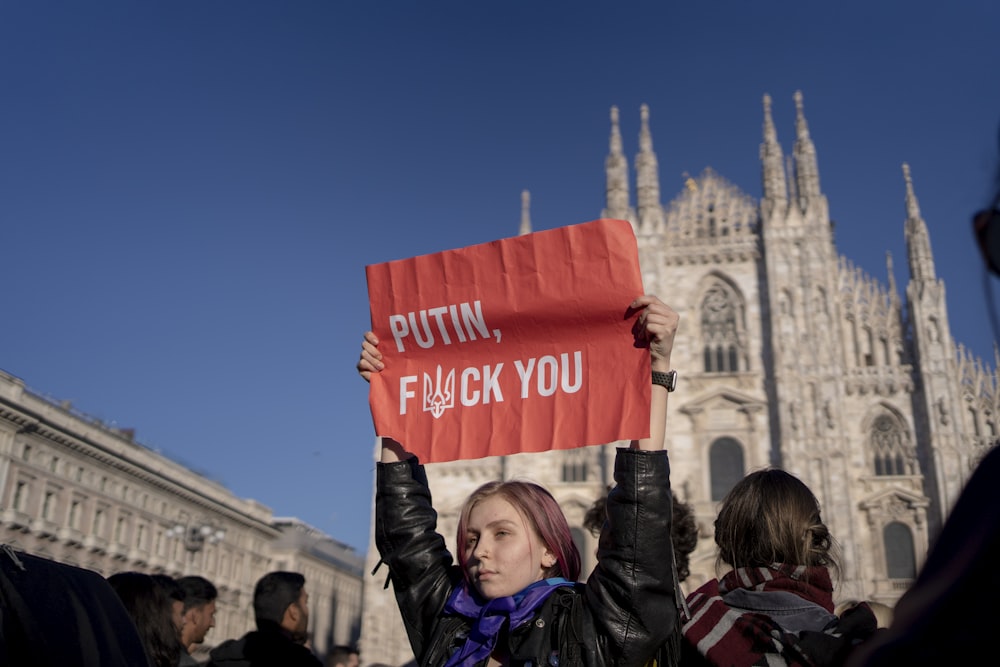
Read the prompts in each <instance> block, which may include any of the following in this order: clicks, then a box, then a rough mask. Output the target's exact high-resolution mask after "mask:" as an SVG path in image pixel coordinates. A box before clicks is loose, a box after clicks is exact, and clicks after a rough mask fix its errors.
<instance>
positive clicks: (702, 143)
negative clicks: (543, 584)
mask: <svg viewBox="0 0 1000 667" xmlns="http://www.w3.org/2000/svg"><path fill="white" fill-rule="evenodd" d="M998 25H1000V3H997V2H994V1H993V0H977V1H972V0H966V1H958V2H952V3H942V2H870V1H866V2H854V1H851V2H839V3H832V2H801V1H798V2H764V1H761V2H746V1H744V0H740V1H732V2H705V3H700V2H688V3H674V2H653V1H649V2H632V1H621V2H594V3H584V2H548V1H546V2H538V1H534V2H529V1H504V2H493V1H486V0H484V1H477V2H469V1H467V0H466V1H461V2H440V1H435V0H427V1H425V2H412V1H410V2H402V1H399V2H392V1H388V0H383V1H376V2H346V1H335V0H328V1H318V0H295V1H294V2H285V1H278V0H274V1H273V2H255V1H247V0H240V1H237V0H229V1H226V2H221V1H209V0H198V1H194V0H188V1H178V0H171V1H170V2H134V1H131V0H130V1H127V2H111V1H106V0H102V1H100V2H79V1H74V2H48V1H45V0H22V1H19V2H14V1H10V0H6V1H0V257H2V272H3V279H2V283H0V284H2V286H3V294H4V302H3V306H2V310H0V368H2V369H3V370H5V371H7V372H8V373H11V374H13V375H15V376H18V377H20V378H22V379H23V380H24V381H25V382H26V384H27V385H28V387H29V388H31V389H33V390H34V391H36V392H38V393H41V394H44V395H48V396H50V397H52V398H54V399H58V400H63V399H69V400H72V401H73V404H74V406H75V407H77V408H78V409H80V410H82V411H84V412H86V413H88V414H90V415H93V416H95V417H99V418H101V419H103V420H105V421H107V422H109V423H114V424H116V425H117V426H119V427H134V428H135V429H136V431H137V433H136V437H137V439H138V440H139V441H140V442H141V443H143V444H145V445H147V446H149V447H152V448H156V449H159V450H160V451H162V452H164V453H165V454H168V455H169V456H171V457H173V458H175V459H177V460H180V461H181V462H184V463H186V464H188V465H190V466H191V467H193V468H194V469H196V470H199V471H201V472H203V473H204V474H205V475H207V476H209V477H211V478H214V479H217V480H219V481H221V482H223V483H224V484H226V485H227V486H228V487H229V488H230V489H232V490H233V491H234V492H235V493H236V494H238V495H240V496H243V497H252V498H255V499H257V500H259V501H261V502H263V503H265V504H267V505H269V506H270V507H272V508H273V510H274V512H275V514H276V515H279V516H282V515H293V516H297V517H299V518H301V519H303V520H305V521H307V522H309V523H311V524H313V525H315V526H317V527H319V528H321V529H323V530H325V531H327V532H328V533H330V534H331V535H333V536H334V537H336V538H338V539H340V540H342V541H344V542H346V543H348V544H350V545H352V546H355V547H356V548H358V549H359V550H363V549H364V548H365V547H366V545H367V541H368V530H369V528H368V526H369V505H370V495H371V475H372V456H373V444H374V432H373V430H372V425H371V417H370V413H369V410H368V404H367V385H365V384H364V383H363V382H362V381H361V380H360V379H359V378H358V377H357V376H356V374H355V372H354V363H355V361H356V359H357V354H358V349H359V341H360V335H361V332H362V331H363V330H364V329H366V328H368V326H369V319H368V318H369V314H368V306H367V287H366V284H365V274H364V267H365V265H366V264H372V263H378V262H383V261H387V260H392V259H400V258H403V257H408V256H412V255H417V254H423V253H429V252H436V251H439V250H445V249H448V248H456V247H462V246H466V245H471V244H475V243H481V242H485V241H491V240H494V239H498V238H502V237H506V236H511V235H513V234H515V233H517V229H518V223H519V219H520V193H521V190H522V189H529V190H530V191H531V193H532V220H533V223H534V226H535V228H536V229H549V228H552V227H557V226H561V225H566V224H574V223H579V222H585V221H587V220H593V219H595V218H597V217H599V215H600V212H601V209H602V207H603V205H604V166H603V165H604V158H605V155H606V154H607V150H608V132H609V125H608V111H609V108H610V107H611V106H612V105H618V106H619V107H620V109H621V112H622V132H623V135H624V138H625V143H626V152H627V154H628V155H629V156H630V159H631V157H632V156H634V154H635V152H636V150H637V145H636V144H637V141H636V137H637V134H638V119H639V106H640V104H643V103H647V104H649V105H650V109H651V126H652V131H653V139H654V147H655V150H656V152H657V154H658V156H659V162H660V174H661V184H662V191H663V199H664V202H665V203H666V202H668V201H669V200H670V199H672V198H673V197H674V196H675V195H676V194H677V193H679V192H680V191H681V189H682V187H683V176H682V174H684V173H685V172H688V173H690V174H692V175H697V174H698V173H700V172H701V171H702V170H703V169H704V168H705V167H706V166H711V167H712V168H714V169H715V170H716V171H718V172H719V173H721V174H722V175H723V176H725V177H726V178H728V179H729V180H731V181H733V182H734V183H736V184H737V185H738V186H740V187H741V188H743V189H744V190H745V191H746V192H748V193H750V194H752V195H754V196H759V195H760V165H759V161H758V146H759V144H760V140H761V97H762V95H763V94H764V93H770V94H771V96H772V97H773V98H774V116H775V122H776V124H777V129H778V137H779V140H780V141H781V142H782V144H783V147H784V149H785V151H786V154H787V152H788V151H790V150H791V145H792V140H793V138H794V104H793V101H792V94H793V93H794V91H795V90H796V89H801V90H802V91H803V94H804V96H805V108H806V115H807V118H808V121H809V124H810V129H811V132H812V136H813V139H814V141H815V144H816V148H817V151H818V154H819V166H820V177H821V182H822V187H823V189H824V191H825V193H826V194H827V196H828V197H829V200H830V209H831V215H832V217H833V218H834V219H835V220H836V223H837V225H836V238H837V242H838V248H839V250H840V252H841V253H842V254H844V255H846V256H848V257H849V258H851V259H852V260H854V261H855V262H856V263H857V264H858V265H860V266H861V267H862V268H864V269H865V270H866V271H867V272H868V273H870V274H871V275H873V276H876V277H877V278H879V279H880V280H882V281H883V282H885V276H886V270H885V253H886V251H890V252H892V254H893V257H894V261H895V267H896V279H897V282H898V283H899V285H900V287H901V288H902V287H903V286H904V285H905V281H906V280H907V278H908V275H907V265H906V256H905V253H904V246H903V221H904V217H905V210H904V205H903V196H904V187H903V177H902V173H901V168H900V165H901V163H902V162H904V161H908V162H909V163H910V166H911V168H912V170H913V179H914V184H915V187H916V192H917V196H918V197H919V200H920V205H921V208H922V210H923V214H924V218H925V219H926V221H927V224H928V227H929V230H930V235H931V242H932V247H933V250H934V253H935V258H936V266H937V271H938V275H939V276H940V277H942V278H944V280H945V281H946V283H947V286H948V296H949V309H950V317H951V327H952V332H953V334H954V336H955V338H956V339H957V340H959V341H961V342H964V343H966V344H967V345H969V346H971V347H972V349H973V350H974V351H975V352H976V353H977V354H979V355H980V356H983V357H984V358H986V359H990V360H992V345H993V338H992V334H991V332H990V330H989V325H988V319H987V317H986V316H985V314H984V306H985V300H984V297H983V295H982V291H981V287H980V284H981V272H980V264H979V261H978V258H977V256H976V255H975V249H974V246H973V243H972V239H971V234H970V231H969V218H970V214H971V213H972V211H973V210H974V209H976V208H977V207H979V206H982V205H983V204H985V203H986V198H987V193H988V191H989V187H990V185H991V183H992V179H993V176H994V173H995V169H996V165H997V159H998V150H997V129H998V125H1000V85H998V84H1000V80H998V78H1000V68H998V64H1000V49H998V41H997V37H996V29H997V26H998ZM633 173H634V172H633ZM663 296H664V297H665V298H666V299H667V300H668V301H669V297H670V295H669V294H666V295H663Z"/></svg>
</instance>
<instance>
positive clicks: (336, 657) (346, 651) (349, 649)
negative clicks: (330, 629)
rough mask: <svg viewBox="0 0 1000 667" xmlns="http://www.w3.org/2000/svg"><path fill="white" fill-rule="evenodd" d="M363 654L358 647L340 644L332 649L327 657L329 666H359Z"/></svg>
mask: <svg viewBox="0 0 1000 667" xmlns="http://www.w3.org/2000/svg"><path fill="white" fill-rule="evenodd" d="M360 664H361V654H360V653H359V652H358V649H357V647H354V646H346V645H344V644H339V645H337V646H334V647H333V648H331V649H330V652H329V654H328V656H327V659H326V665H327V667H358V666H359V665H360Z"/></svg>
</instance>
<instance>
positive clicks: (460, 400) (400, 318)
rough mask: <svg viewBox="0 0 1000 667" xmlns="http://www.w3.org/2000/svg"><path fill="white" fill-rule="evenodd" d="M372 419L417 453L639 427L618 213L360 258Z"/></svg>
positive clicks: (638, 356) (631, 267) (475, 453)
mask: <svg viewBox="0 0 1000 667" xmlns="http://www.w3.org/2000/svg"><path fill="white" fill-rule="evenodd" d="M365 270H366V274H367V278H368V295H369V301H370V307H371V319H372V331H374V332H375V334H376V335H377V336H378V337H379V351H380V352H381V353H382V355H383V360H384V362H385V369H384V370H383V371H382V372H380V373H373V374H372V378H371V388H370V393H369V403H370V405H371V410H372V418H373V421H374V424H375V432H376V433H377V434H378V435H381V436H388V437H391V438H393V439H395V440H397V441H398V442H400V443H402V444H403V446H404V447H406V449H407V450H409V451H410V452H413V453H414V454H416V455H417V456H418V457H419V458H420V460H421V461H422V462H425V463H433V462H440V461H454V460H458V459H475V458H481V457H484V456H495V455H501V454H514V453H518V452H538V451H546V450H550V449H570V448H573V447H580V446H584V445H596V444H602V443H607V442H614V441H616V440H627V439H632V438H642V437H646V436H648V435H649V398H650V382H649V373H650V366H649V353H648V351H647V350H645V349H642V348H638V347H636V346H635V339H634V337H633V335H632V325H633V323H634V321H635V317H634V315H633V316H632V317H627V316H626V311H627V308H628V305H629V303H630V302H631V301H632V299H634V298H635V297H637V296H639V295H640V294H642V277H641V274H640V272H639V258H638V250H637V248H636V240H635V235H634V233H633V231H632V226H631V225H630V224H629V223H628V222H627V221H624V220H596V221H593V222H587V223H583V224H579V225H570V226H568V227H561V228H558V229H553V230H548V231H542V232H535V233H533V234H526V235H523V236H517V237H513V238H509V239H504V240H501V241H494V242H492V243H484V244H481V245H476V246H470V247H468V248H462V249H459V250H449V251H446V252H441V253H436V254H433V255H422V256H420V257H413V258H411V259H405V260H399V261H394V262H386V263H384V264H375V265H370V266H367V267H366V269H365Z"/></svg>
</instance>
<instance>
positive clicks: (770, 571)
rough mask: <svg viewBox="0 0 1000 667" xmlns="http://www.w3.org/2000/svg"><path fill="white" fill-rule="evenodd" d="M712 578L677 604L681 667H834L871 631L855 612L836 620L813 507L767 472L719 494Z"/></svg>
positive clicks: (829, 561) (823, 540) (809, 498)
mask: <svg viewBox="0 0 1000 667" xmlns="http://www.w3.org/2000/svg"><path fill="white" fill-rule="evenodd" d="M715 543H716V544H717V545H718V547H719V553H718V557H717V563H716V566H717V569H719V570H721V569H723V567H724V566H728V567H729V568H730V570H729V572H727V573H726V574H725V576H723V577H722V578H721V579H719V580H714V579H713V580H710V581H708V582H706V583H705V584H703V585H702V586H701V587H700V588H698V589H697V590H696V591H694V592H693V593H691V594H690V595H689V596H688V598H687V603H688V607H689V614H690V615H689V617H688V619H687V620H686V621H685V623H684V637H683V644H682V650H683V656H684V657H683V663H684V664H685V665H726V666H727V667H735V666H738V665H745V666H748V667H749V666H750V665H765V664H767V665H770V664H800V665H837V664H841V663H842V662H843V660H844V659H845V658H846V657H847V655H848V654H849V653H850V651H851V650H852V649H853V648H854V647H855V646H856V645H857V644H858V643H859V642H861V641H863V640H864V639H867V638H868V637H870V636H871V635H872V634H873V633H874V632H875V630H876V620H875V616H874V614H873V613H872V611H871V609H870V608H869V607H868V605H867V604H865V603H861V604H859V605H857V606H856V607H853V608H852V609H851V610H849V611H848V612H845V613H844V616H843V618H838V617H837V615H836V614H835V613H834V609H835V607H834V603H833V579H832V577H831V571H832V572H833V573H834V574H835V575H836V576H838V577H839V574H840V564H839V557H838V556H839V554H838V547H837V543H836V541H835V540H834V539H833V536H832V535H831V534H830V531H829V530H828V529H827V527H826V524H824V523H823V520H822V517H821V516H820V507H819V501H817V500H816V496H815V495H813V492H812V491H811V490H810V489H809V487H808V486H806V485H805V484H804V483H803V482H802V481H801V480H799V479H798V478H797V477H795V476H794V475H791V474H789V473H787V472H785V471H784V470H779V469H776V468H771V469H766V470H758V471H756V472H752V473H750V474H749V475H747V476H746V477H744V478H743V479H742V480H740V481H739V482H737V484H736V485H735V486H734V487H733V488H732V489H731V490H730V491H729V493H728V494H727V495H726V497H725V499H723V501H722V507H721V509H720V510H719V515H718V518H716V520H715Z"/></svg>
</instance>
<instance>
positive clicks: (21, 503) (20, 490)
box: [13, 482, 30, 512]
mask: <svg viewBox="0 0 1000 667" xmlns="http://www.w3.org/2000/svg"><path fill="white" fill-rule="evenodd" d="M29 491H30V487H29V486H28V483H27V482H18V483H17V486H16V487H14V503H13V504H14V509H15V510H17V511H18V512H23V511H24V508H25V506H26V505H27V504H28V492H29Z"/></svg>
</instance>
